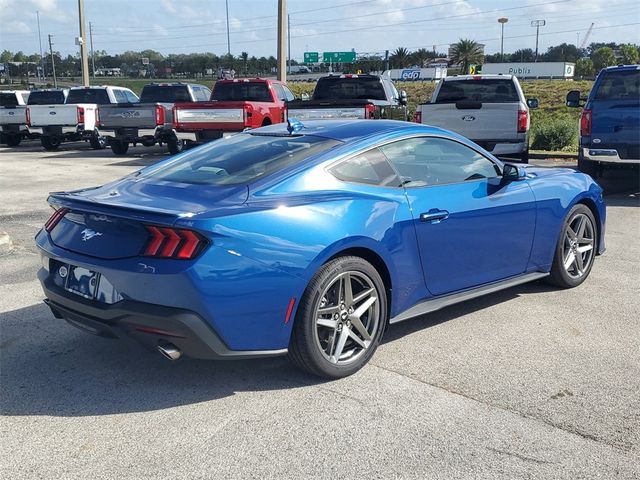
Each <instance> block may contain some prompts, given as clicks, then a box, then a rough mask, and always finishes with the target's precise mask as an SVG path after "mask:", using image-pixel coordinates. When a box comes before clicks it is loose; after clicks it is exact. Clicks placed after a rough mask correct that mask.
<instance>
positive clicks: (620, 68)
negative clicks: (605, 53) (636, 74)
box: [604, 65, 640, 72]
mask: <svg viewBox="0 0 640 480" xmlns="http://www.w3.org/2000/svg"><path fill="white" fill-rule="evenodd" d="M604 70H605V71H607V72H610V71H624V70H640V65H615V66H613V67H606V68H604Z"/></svg>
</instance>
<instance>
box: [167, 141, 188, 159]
mask: <svg viewBox="0 0 640 480" xmlns="http://www.w3.org/2000/svg"><path fill="white" fill-rule="evenodd" d="M167 148H168V149H169V153H170V154H171V155H175V154H176V153H180V152H181V151H182V150H184V140H180V139H179V138H170V139H169V141H168V142H167Z"/></svg>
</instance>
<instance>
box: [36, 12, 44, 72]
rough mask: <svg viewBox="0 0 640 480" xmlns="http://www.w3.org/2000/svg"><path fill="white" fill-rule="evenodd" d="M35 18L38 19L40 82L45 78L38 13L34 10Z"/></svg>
mask: <svg viewBox="0 0 640 480" xmlns="http://www.w3.org/2000/svg"><path fill="white" fill-rule="evenodd" d="M36 18H37V19H38V42H40V68H41V69H42V81H44V79H45V78H46V74H45V72H44V57H43V56H42V35H41V34H40V12H39V11H37V10H36Z"/></svg>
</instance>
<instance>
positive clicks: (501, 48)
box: [498, 17, 509, 62]
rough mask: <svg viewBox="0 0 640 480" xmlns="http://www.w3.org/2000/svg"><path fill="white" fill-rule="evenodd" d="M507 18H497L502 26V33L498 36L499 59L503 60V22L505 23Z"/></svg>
mask: <svg viewBox="0 0 640 480" xmlns="http://www.w3.org/2000/svg"><path fill="white" fill-rule="evenodd" d="M508 21H509V19H508V18H507V17H500V18H499V19H498V23H499V24H500V26H501V27H502V35H501V36H500V61H501V62H504V24H505V23H507V22H508Z"/></svg>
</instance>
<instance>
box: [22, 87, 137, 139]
mask: <svg viewBox="0 0 640 480" xmlns="http://www.w3.org/2000/svg"><path fill="white" fill-rule="evenodd" d="M137 101H138V97H137V95H136V94H135V93H133V92H132V91H131V90H129V89H128V88H122V87H110V86H100V87H73V88H71V89H70V90H69V95H68V96H67V100H66V102H65V104H64V105H35V106H32V107H31V106H30V107H27V124H28V125H29V130H30V131H31V132H32V133H35V134H40V135H41V137H40V141H41V143H42V146H43V147H44V148H45V149H46V150H56V149H57V148H58V147H59V146H60V144H61V143H62V142H63V141H78V140H89V142H90V143H91V147H92V148H94V149H100V148H105V147H106V146H107V142H106V140H105V139H104V137H101V136H100V135H99V133H98V128H97V127H98V105H107V104H113V103H133V102H137Z"/></svg>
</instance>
